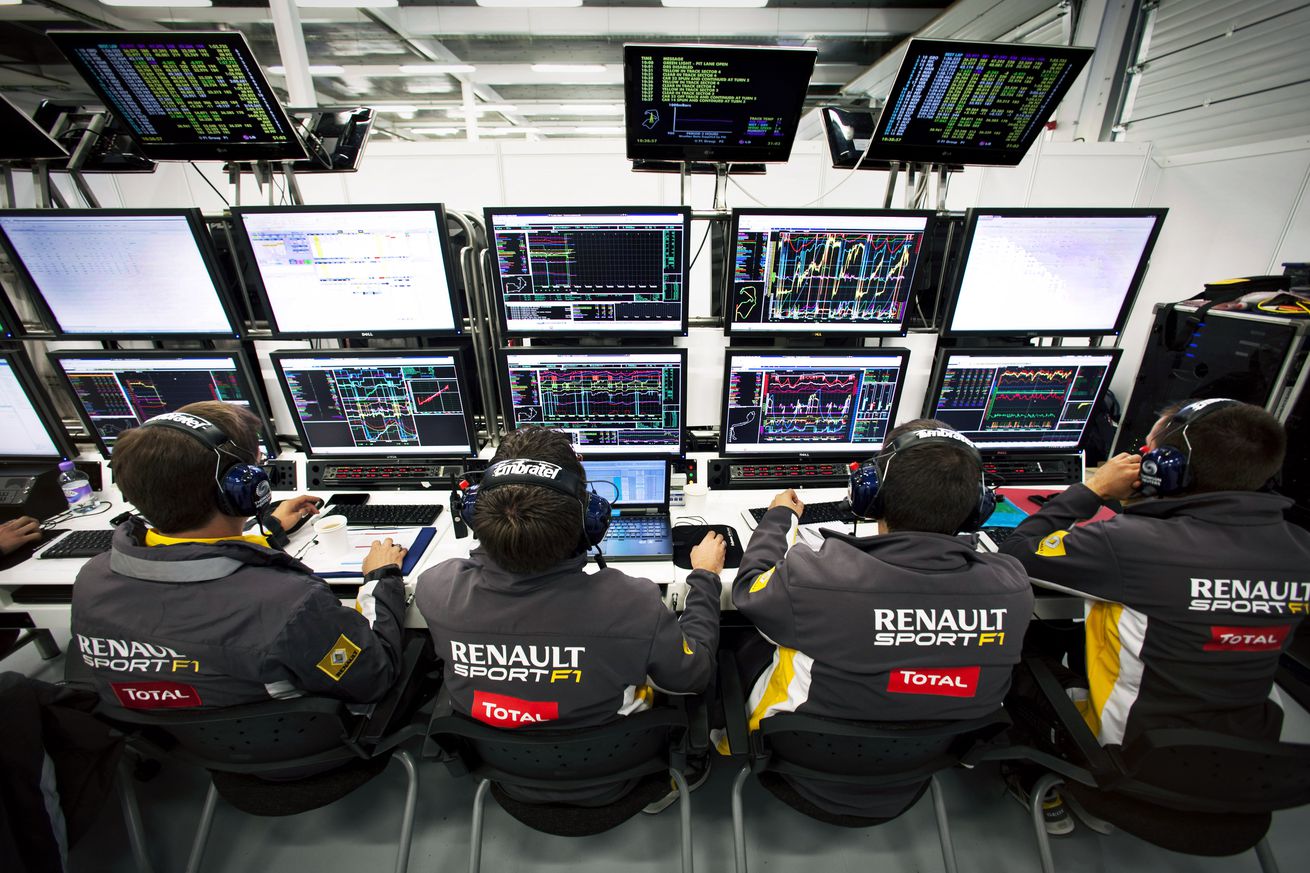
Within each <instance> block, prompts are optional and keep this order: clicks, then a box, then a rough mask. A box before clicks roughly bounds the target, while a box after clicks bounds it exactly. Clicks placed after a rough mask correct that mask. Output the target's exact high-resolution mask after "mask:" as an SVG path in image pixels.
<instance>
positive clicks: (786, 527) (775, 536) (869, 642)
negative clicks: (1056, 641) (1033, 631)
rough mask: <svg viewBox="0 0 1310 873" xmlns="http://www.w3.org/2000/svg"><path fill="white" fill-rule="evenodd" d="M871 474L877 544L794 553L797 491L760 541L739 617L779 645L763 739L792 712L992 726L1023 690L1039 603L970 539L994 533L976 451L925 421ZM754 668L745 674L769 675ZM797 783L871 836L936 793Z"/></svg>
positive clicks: (1019, 577) (762, 706)
mask: <svg viewBox="0 0 1310 873" xmlns="http://www.w3.org/2000/svg"><path fill="white" fill-rule="evenodd" d="M869 464H875V465H876V468H875V469H876V474H877V479H878V482H877V486H876V494H877V496H876V499H873V500H871V501H868V502H870V503H871V504H872V505H871V506H869V507H867V508H866V507H864V506H861V505H860V504H861V502H862V501H861V500H860V499H859V495H852V496H853V498H855V499H852V509H854V510H855V511H856V512H857V514H861V515H866V516H870V517H878V518H879V524H878V529H879V535H878V536H867V537H857V536H851V535H846V534H840V533H831V532H830V533H829V535H828V539H827V541H826V542H825V543H824V544H823V547H822V548H821V549H819V550H818V551H814V550H812V549H809V548H806V547H804V546H797V547H794V548H790V549H789V548H788V545H789V536H788V534H789V532H790V530H791V526H792V522H793V521H794V520H795V518H796V516H799V515H800V513H801V512H802V510H803V509H804V506H803V504H802V503H801V501H800V499H799V498H798V497H797V496H796V493H795V492H794V491H790V490H788V491H784V492H782V493H781V494H779V495H778V496H777V497H775V498H774V500H773V503H772V504H771V505H770V508H769V511H768V512H767V513H765V515H764V518H763V519H761V520H760V523H759V526H758V527H757V528H756V529H755V533H754V535H753V536H752V537H751V541H750V544H749V545H748V547H747V549H746V554H745V555H744V556H743V558H742V562H741V568H740V569H739V570H738V571H737V579H736V581H735V582H734V583H733V586H732V602H733V603H734V604H735V605H736V607H737V609H739V610H740V611H741V613H742V614H743V615H744V616H746V617H747V618H749V619H750V620H751V622H752V623H753V624H754V625H755V627H756V628H758V629H759V631H760V633H762V634H763V635H764V636H765V637H767V638H768V641H770V642H771V644H770V645H769V647H768V648H769V650H770V654H771V656H772V662H771V663H770V664H768V666H767V667H765V669H764V672H763V673H762V674H760V675H759V678H758V680H757V681H756V682H755V687H754V690H753V691H752V692H751V693H750V697H749V701H748V703H747V708H748V709H749V711H750V727H751V729H752V730H754V729H755V728H757V727H758V726H759V724H760V721H761V720H762V719H765V718H768V717H769V716H770V715H772V714H773V713H775V712H792V711H794V712H802V713H806V714H809V715H818V716H827V717H829V718H844V719H857V720H865V721H924V720H933V721H936V720H944V719H970V718H979V717H983V716H986V715H988V714H990V713H992V712H994V711H995V710H997V709H999V708H1000V706H1001V702H1002V700H1003V699H1004V698H1005V693H1006V691H1007V690H1008V689H1009V687H1010V671H1011V669H1012V667H1013V666H1014V664H1015V663H1017V662H1018V660H1019V651H1020V646H1021V643H1022V640H1023V635H1024V631H1025V630H1026V628H1027V626H1028V617H1029V616H1030V615H1031V614H1032V608H1033V594H1032V588H1031V587H1030V586H1029V584H1028V579H1027V578H1026V576H1025V575H1024V572H1023V568H1022V567H1021V566H1020V565H1019V563H1018V562H1017V561H1015V560H1013V559H1011V558H1007V557H1004V556H1000V555H985V554H979V553H978V552H976V551H974V550H973V548H972V547H971V546H970V545H969V543H967V542H964V541H961V540H960V539H957V538H956V536H955V534H956V533H957V532H958V531H961V530H972V529H976V527H977V524H978V523H979V521H980V520H981V519H980V518H978V516H979V515H980V506H981V504H982V499H983V496H984V495H983V488H984V486H983V482H982V459H981V458H980V457H979V455H978V451H977V449H975V448H974V447H973V444H972V443H970V442H969V441H968V440H967V439H965V438H964V437H963V436H960V435H959V434H957V433H955V431H953V430H951V429H950V428H949V427H948V426H947V425H945V424H943V423H941V422H939V421H936V420H932V419H919V420H917V421H911V422H908V423H906V424H903V425H901V426H900V427H897V428H894V429H893V430H892V432H891V433H890V434H888V439H887V443H886V445H885V447H884V448H883V450H882V452H880V453H879V455H878V456H877V457H876V458H875V459H873V460H872V461H871V462H865V467H866V469H865V470H864V471H862V474H863V475H867V474H868V470H867V467H868V465H869ZM857 475H861V474H857ZM865 496H867V494H866V495H865ZM774 644H776V645H774ZM746 660H748V659H746V658H743V663H742V665H741V666H742V669H743V672H744V673H748V674H749V675H754V672H753V671H751V669H750V665H748V664H747V663H746ZM760 666H761V665H760V664H758V663H757V664H756V665H755V668H756V669H758V668H759V667H760ZM788 781H789V782H790V783H791V787H792V788H794V789H795V791H796V793H798V794H799V795H800V796H801V797H802V798H804V799H805V800H806V801H809V802H810V803H811V804H813V805H814V806H817V807H818V808H819V809H820V810H822V811H823V812H826V813H828V814H830V815H836V816H851V817H855V818H858V819H862V820H864V822H863V823H874V822H872V821H869V820H871V819H872V820H879V819H882V820H885V819H889V818H894V817H896V816H897V815H900V814H901V813H902V812H904V811H905V810H906V809H907V808H909V806H911V805H912V804H913V803H914V802H915V801H916V800H917V799H918V798H919V796H920V795H921V794H922V793H923V791H924V790H925V789H926V787H927V782H926V781H925V782H923V783H921V784H917V785H911V786H907V787H903V788H901V787H897V788H887V789H878V790H870V789H867V788H862V787H856V786H849V785H840V784H837V783H832V782H815V781H802V780H799V779H789V780H788Z"/></svg>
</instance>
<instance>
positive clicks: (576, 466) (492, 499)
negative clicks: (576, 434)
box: [473, 427, 586, 573]
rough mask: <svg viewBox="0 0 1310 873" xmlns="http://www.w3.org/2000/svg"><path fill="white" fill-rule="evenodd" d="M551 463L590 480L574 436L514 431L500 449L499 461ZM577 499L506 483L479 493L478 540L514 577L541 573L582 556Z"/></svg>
mask: <svg viewBox="0 0 1310 873" xmlns="http://www.w3.org/2000/svg"><path fill="white" fill-rule="evenodd" d="M513 458H524V459H527V460H532V461H548V462H550V463H552V464H556V465H558V466H560V467H563V468H564V469H565V470H567V471H568V472H570V473H572V474H573V475H575V476H577V477H578V480H579V481H583V480H585V479H586V474H585V473H584V471H583V469H582V464H581V462H579V461H578V457H577V455H576V454H575V453H574V451H573V445H572V444H571V443H570V442H569V438H568V437H567V436H566V435H565V434H563V433H561V432H560V431H557V430H551V429H550V428H545V427H525V428H520V429H518V430H515V431H512V432H511V433H510V434H509V436H507V437H505V440H504V441H503V442H502V443H501V444H500V448H498V449H497V450H496V456H495V457H494V458H493V459H492V463H495V462H496V461H507V460H510V459H513ZM584 492H585V489H583V490H582V491H580V492H579V494H578V497H577V498H576V499H575V498H572V497H569V496H568V495H566V494H561V493H560V492H558V491H554V490H552V489H550V488H545V487H540V486H536V485H501V486H500V487H498V488H493V489H491V490H490V491H487V492H486V493H485V494H479V495H478V499H477V506H476V509H475V511H474V515H473V528H474V530H476V531H477V534H478V541H479V542H480V543H481V544H482V548H483V549H485V550H486V552H487V554H488V555H490V556H491V559H492V560H493V561H495V562H496V564H497V565H498V566H500V567H501V568H502V569H505V570H508V571H510V572H511V573H539V572H541V571H542V570H546V569H548V568H550V567H553V566H554V565H556V564H558V563H559V562H561V561H563V560H565V559H566V558H569V557H572V556H573V555H575V554H577V553H578V545H579V543H581V541H582V507H581V505H580V503H579V501H580V500H581V499H582V497H583V493H584Z"/></svg>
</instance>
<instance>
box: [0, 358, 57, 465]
mask: <svg viewBox="0 0 1310 873" xmlns="http://www.w3.org/2000/svg"><path fill="white" fill-rule="evenodd" d="M0 421H2V422H4V426H3V427H0V461H6V462H24V461H28V462H38V461H56V460H59V459H60V458H71V457H73V449H72V446H71V445H70V444H69V441H68V436H67V434H66V433H65V432H64V429H63V425H62V424H61V423H60V421H59V417H58V416H57V415H56V414H55V412H54V410H53V409H52V408H50V406H49V404H48V402H47V399H46V397H45V394H44V391H43V389H41V387H40V385H39V383H38V382H37V379H36V376H35V374H34V373H33V372H32V369H31V367H30V365H29V364H28V361H27V359H26V358H25V357H24V356H23V354H22V353H21V352H19V351H16V350H8V351H6V350H0Z"/></svg>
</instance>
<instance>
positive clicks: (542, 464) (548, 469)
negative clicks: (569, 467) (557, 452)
mask: <svg viewBox="0 0 1310 873" xmlns="http://www.w3.org/2000/svg"><path fill="white" fill-rule="evenodd" d="M562 472H564V468H563V467H560V466H557V465H556V464H552V463H550V462H549V461H529V460H521V459H520V460H513V461H501V462H500V463H499V464H496V466H495V467H493V468H492V469H490V470H488V471H487V475H488V476H489V477H490V478H492V479H496V478H499V477H501V476H535V477H537V478H539V479H556V478H558V477H559V474H560V473H562Z"/></svg>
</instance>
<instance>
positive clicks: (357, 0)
mask: <svg viewBox="0 0 1310 873" xmlns="http://www.w3.org/2000/svg"><path fill="white" fill-rule="evenodd" d="M296 5H297V6H303V7H305V8H307V9H315V8H317V9H392V8H394V7H396V6H399V5H400V0H296Z"/></svg>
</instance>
